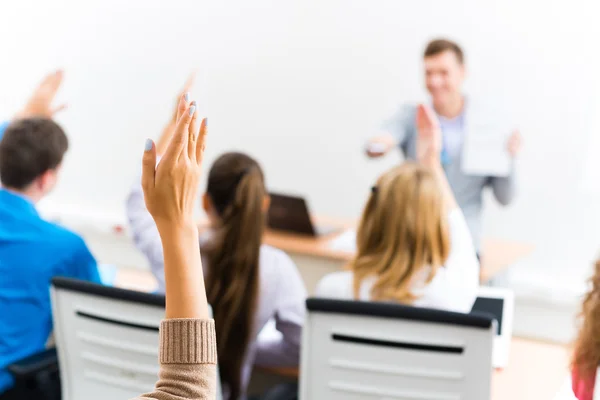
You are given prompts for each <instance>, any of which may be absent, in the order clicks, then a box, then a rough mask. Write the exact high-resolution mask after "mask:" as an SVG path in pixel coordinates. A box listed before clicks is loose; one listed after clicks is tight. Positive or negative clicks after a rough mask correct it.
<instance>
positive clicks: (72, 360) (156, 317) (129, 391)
mask: <svg viewBox="0 0 600 400" xmlns="http://www.w3.org/2000/svg"><path fill="white" fill-rule="evenodd" d="M51 294H52V314H53V320H54V336H55V339H56V347H57V352H58V360H59V365H60V377H61V387H62V396H63V400H79V399H86V400H96V399H98V400H100V399H102V400H104V399H128V398H132V397H135V396H139V395H140V394H141V393H146V392H149V391H152V390H153V388H154V384H155V383H156V380H157V378H158V371H159V365H158V343H159V338H158V333H159V326H160V322H161V320H162V319H164V315H165V297H164V296H163V295H156V294H150V293H143V292H136V291H132V290H125V289H118V288H113V287H107V286H102V285H97V284H93V283H90V282H84V281H80V280H76V279H69V278H54V279H53V280H52V288H51ZM217 376H218V374H217ZM217 386H218V395H217V399H221V392H220V384H219V385H217Z"/></svg>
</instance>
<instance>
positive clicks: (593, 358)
mask: <svg viewBox="0 0 600 400" xmlns="http://www.w3.org/2000/svg"><path fill="white" fill-rule="evenodd" d="M580 318H581V326H580V328H579V333H578V335H577V340H576V341H575V351H574V352H573V360H572V362H571V370H572V382H573V393H574V394H575V397H576V398H577V399H578V400H592V399H594V398H597V397H598V396H597V395H596V396H594V393H595V392H596V391H598V392H600V388H597V387H596V386H597V385H596V382H598V376H597V370H598V367H599V366H600V260H599V261H596V265H595V268H594V274H593V275H592V277H591V278H590V289H589V291H588V293H587V294H586V295H585V298H584V300H583V305H582V307H581V314H580Z"/></svg>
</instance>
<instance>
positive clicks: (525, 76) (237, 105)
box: [0, 0, 600, 271]
mask: <svg viewBox="0 0 600 400" xmlns="http://www.w3.org/2000/svg"><path fill="white" fill-rule="evenodd" d="M597 8H598V6H595V5H594V2H593V1H583V0H579V1H566V0H564V1H558V0H547V1H543V2H542V1H539V2H538V1H531V0H530V1H523V0H505V1H503V2H492V1H481V0H454V1H448V0H421V1H411V2H408V1H400V0H385V1H384V0H377V1H375V0H361V1H357V0H327V1H322V0H321V1H317V0H308V1H307V0H303V1H300V0H298V1H275V0H273V1H267V0H258V1H252V2H247V1H241V0H240V1H228V2H217V1H212V2H209V1H199V0H197V1H169V2H165V1H160V0H145V1H141V0H137V1H132V0H130V1H127V2H123V1H117V0H86V1H85V2H83V1H75V0H52V1H42V0H39V1H32V0H20V1H18V2H16V1H11V2H8V1H5V2H2V3H0V15H2V16H3V23H2V24H0V37H2V38H3V39H2V40H0V54H1V56H2V60H3V62H2V67H1V71H2V74H1V75H0V88H2V90H1V91H0V110H2V113H3V114H5V115H6V116H7V117H8V116H9V115H10V114H11V112H13V111H14V110H15V109H16V108H17V107H18V106H19V105H20V104H21V103H22V101H23V99H24V96H25V94H26V93H27V90H29V89H30V88H31V87H32V86H33V85H35V83H36V82H37V81H38V79H39V78H40V77H41V76H42V75H43V74H44V72H46V71H47V70H48V69H50V68H54V67H57V66H63V67H65V68H66V70H67V81H66V84H65V88H64V90H63V92H62V94H61V95H62V97H63V98H64V99H66V100H68V101H69V104H70V106H71V108H70V110H69V111H67V112H65V113H64V114H63V115H61V117H60V121H61V122H62V123H63V124H64V126H65V127H66V129H67V130H68V133H69V135H70V138H71V139H72V150H71V152H70V153H69V156H68V160H67V162H66V164H65V168H64V171H63V180H62V183H61V185H60V187H59V189H58V190H57V191H56V193H55V195H54V196H53V197H52V198H51V199H50V203H53V204H59V205H60V207H61V208H65V206H66V208H69V210H71V211H72V210H76V211H77V210H78V212H81V213H82V214H85V215H95V216H96V217H97V218H100V219H106V218H108V219H111V220H121V219H123V199H124V198H125V196H126V193H127V189H128V186H129V184H130V182H131V181H132V179H133V178H134V176H135V174H136V170H137V167H138V164H139V156H140V154H141V151H142V146H143V141H144V138H145V137H147V136H153V137H156V135H157V134H158V133H159V132H160V131H161V129H162V126H163V125H162V124H163V123H164V122H165V121H166V120H167V119H168V117H169V113H170V108H171V106H172V103H173V95H174V94H175V93H176V91H177V90H178V89H179V87H180V86H181V84H182V83H183V81H184V80H185V78H186V75H187V73H188V72H189V71H190V70H191V69H192V68H194V67H199V68H200V71H201V76H200V80H199V83H198V84H197V85H196V88H195V91H194V94H195V95H196V97H197V98H199V99H200V101H201V103H202V105H203V109H204V110H205V112H206V113H207V114H208V116H209V118H210V143H209V147H208V150H207V152H208V161H209V162H210V161H212V160H213V159H214V158H215V156H216V155H218V154H219V153H221V152H222V151H225V150H230V149H242V150H245V151H247V152H249V153H251V154H253V155H254V156H256V157H257V158H258V159H259V160H260V161H261V162H262V164H263V166H264V168H265V170H266V172H267V178H268V184H269V186H270V187H271V188H272V189H276V190H284V191H292V192H297V193H302V194H304V195H306V196H307V197H308V198H309V200H310V203H311V205H312V207H313V209H314V211H316V212H317V213H322V214H331V215H336V216H349V217H356V216H357V215H358V214H359V213H360V209H361V207H362V204H363V201H364V198H365V195H366V193H367V190H368V188H369V187H370V186H371V183H372V182H373V180H374V179H375V177H376V176H377V175H378V174H379V173H381V172H382V171H383V170H385V169H386V168H387V167H388V166H390V165H393V164H394V163H395V162H397V161H398V159H399V158H398V156H397V155H394V156H390V157H388V158H387V159H386V160H383V161H376V162H375V161H368V160H366V159H365V157H364V156H363V154H362V148H363V143H364V139H365V138H366V137H367V136H368V135H369V134H370V133H371V132H373V131H374V130H375V129H376V128H377V126H378V124H379V123H380V122H381V120H382V119H383V118H384V117H385V116H387V115H388V114H389V113H390V112H391V111H392V110H393V109H394V107H395V106H397V105H398V104H399V103H401V102H404V101H414V100H420V99H425V98H426V97H425V93H424V91H423V88H422V76H421V75H422V74H421V62H420V56H421V52H422V49H423V46H424V44H425V43H426V41H427V40H428V39H431V38H432V37H434V36H438V35H444V36H449V37H451V38H454V39H456V40H458V41H459V42H460V43H461V44H462V45H463V46H464V48H465V50H466V52H467V62H468V67H469V72H470V78H469V82H468V88H469V91H470V93H472V94H474V95H478V96H483V97H488V98H490V99H493V100H498V101H502V102H509V103H510V105H511V108H512V109H514V110H515V114H516V116H517V119H518V122H519V125H520V127H521V130H522V132H523V134H524V136H525V141H526V148H525V150H524V151H523V154H522V157H521V160H520V163H519V180H520V182H521V191H520V196H519V198H518V201H517V202H516V204H515V205H514V206H512V207H510V208H508V209H506V210H500V209H499V208H498V207H496V206H494V205H493V204H492V205H491V206H490V207H489V208H488V213H487V214H486V231H487V232H488V234H489V235H496V236H505V237H514V238H517V239H522V240H527V241H531V242H534V243H536V244H537V246H538V247H537V249H538V251H537V253H536V256H535V257H534V258H533V259H532V260H533V261H534V264H537V265H539V266H544V267H546V266H547V265H549V264H552V263H554V264H555V265H557V266H558V267H557V268H562V269H563V270H564V269H566V268H570V265H577V268H579V270H581V271H583V268H585V267H586V266H587V262H588V259H590V258H591V257H592V255H593V252H594V251H595V248H596V244H597V243H599V242H600V235H599V233H600V229H598V228H597V227H596V226H595V225H596V224H597V221H598V219H599V218H600V207H598V206H597V205H596V203H597V202H596V196H594V195H593V194H591V193H593V191H592V192H590V190H588V189H586V188H589V187H590V184H589V182H593V180H594V179H593V178H586V179H587V180H585V179H584V178H582V176H584V170H585V168H586V166H587V167H588V168H591V167H590V165H591V164H590V163H589V161H586V157H587V154H592V159H593V158H594V157H595V153H594V152H593V151H591V152H590V151H588V150H589V148H591V147H590V145H589V144H590V143H592V144H594V143H596V144H595V145H594V148H596V149H597V147H598V143H600V142H599V141H594V140H592V139H591V138H595V137H596V136H597V133H596V132H595V131H593V132H592V128H591V127H592V117H593V116H594V112H597V110H594V107H597V105H598V103H597V102H596V97H597V93H598V80H597V76H596V75H597V71H598V70H599V69H598V67H599V66H600V63H599V62H598V56H597V53H598V51H597V49H595V47H596V46H595V42H594V41H595V40H596V38H597V37H599V35H598V33H600V32H598V31H599V29H598V27H597V26H594V24H595V21H594V18H595V15H597V13H598V9H597ZM596 25H597V24H596ZM584 150H585V151H584ZM589 158H590V157H588V159H589ZM587 176H592V177H593V176H595V175H589V174H588V175H587ZM582 179H584V180H585V182H587V183H584V184H582ZM592 186H593V183H592ZM599 187H600V185H599Z"/></svg>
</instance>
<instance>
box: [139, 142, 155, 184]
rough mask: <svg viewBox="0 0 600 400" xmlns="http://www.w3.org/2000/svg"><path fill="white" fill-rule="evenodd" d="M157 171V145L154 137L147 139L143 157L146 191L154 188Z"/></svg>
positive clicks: (143, 181)
mask: <svg viewBox="0 0 600 400" xmlns="http://www.w3.org/2000/svg"><path fill="white" fill-rule="evenodd" d="M155 173H156V146H155V145H154V142H153V141H152V139H146V144H145V146H144V156H143V157H142V188H143V189H144V191H146V190H149V189H152V188H154V174H155Z"/></svg>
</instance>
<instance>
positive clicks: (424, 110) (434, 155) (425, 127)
mask: <svg viewBox="0 0 600 400" xmlns="http://www.w3.org/2000/svg"><path fill="white" fill-rule="evenodd" d="M416 125H417V134H418V138H417V160H418V161H419V162H420V163H421V164H423V165H427V166H430V167H435V166H439V165H441V163H440V154H441V152H442V130H441V128H440V123H439V121H438V118H437V116H436V115H435V113H434V112H433V110H432V109H431V108H429V107H427V106H426V105H424V104H419V106H418V108H417V120H416Z"/></svg>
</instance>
